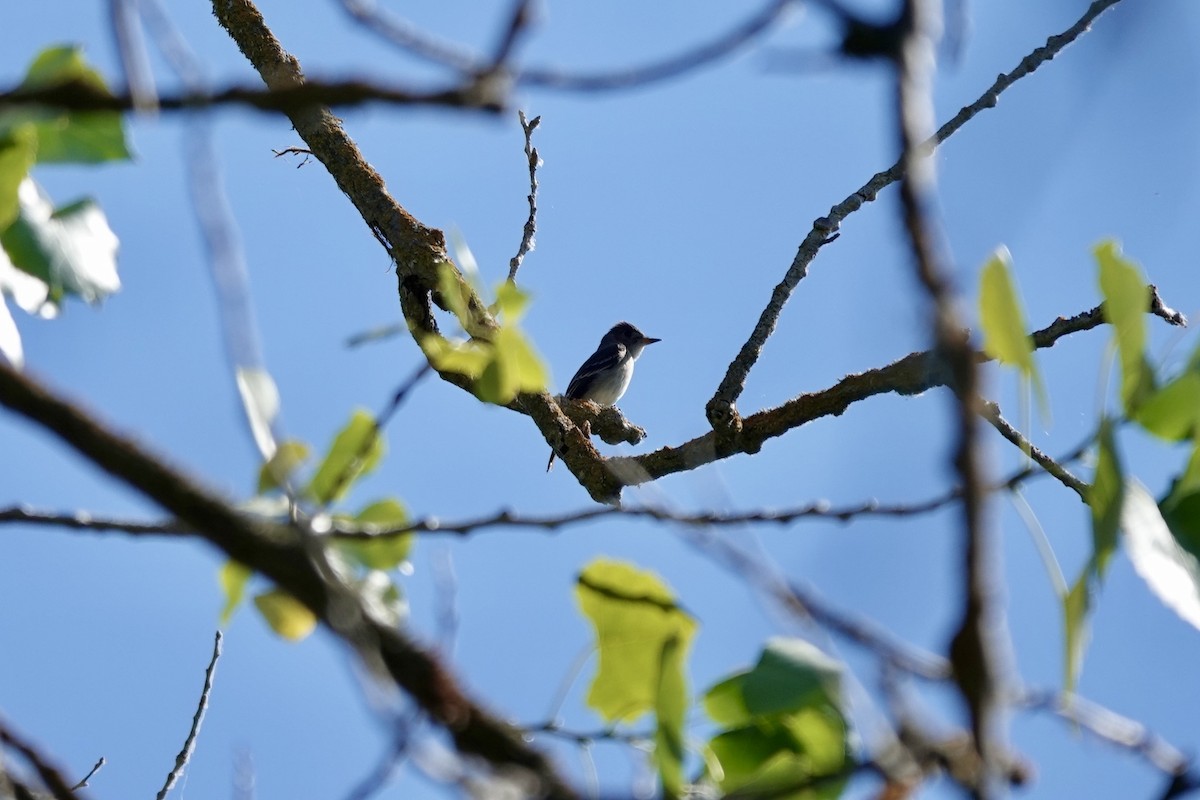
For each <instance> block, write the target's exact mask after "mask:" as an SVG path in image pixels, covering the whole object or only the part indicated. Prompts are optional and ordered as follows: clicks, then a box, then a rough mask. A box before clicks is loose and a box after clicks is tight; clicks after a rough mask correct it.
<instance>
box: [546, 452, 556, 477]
mask: <svg viewBox="0 0 1200 800" xmlns="http://www.w3.org/2000/svg"><path fill="white" fill-rule="evenodd" d="M553 466H554V451H553V450H551V451H550V460H549V461H547V462H546V472H549V471H550V469H551V468H552V467H553Z"/></svg>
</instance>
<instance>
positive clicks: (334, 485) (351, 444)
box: [305, 409, 385, 505]
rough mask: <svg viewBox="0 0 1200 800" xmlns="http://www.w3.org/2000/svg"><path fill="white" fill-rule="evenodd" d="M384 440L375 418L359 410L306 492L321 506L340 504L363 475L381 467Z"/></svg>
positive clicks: (331, 446)
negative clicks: (380, 460) (339, 501)
mask: <svg viewBox="0 0 1200 800" xmlns="http://www.w3.org/2000/svg"><path fill="white" fill-rule="evenodd" d="M384 449H385V446H384V443H383V437H382V436H380V435H379V431H378V429H377V428H376V427H375V418H374V417H372V416H371V415H370V414H369V413H367V412H366V411H363V410H362V409H356V410H355V412H354V414H353V415H352V416H351V417H350V421H349V422H348V423H346V426H345V427H344V428H342V430H341V431H339V432H338V435H337V436H336V437H335V438H334V440H333V444H332V445H330V447H329V452H327V453H326V454H325V458H324V459H323V460H322V461H321V466H319V467H317V472H316V474H315V475H313V477H312V480H311V481H309V484H308V487H307V489H306V490H305V494H307V495H308V496H309V497H310V498H312V500H313V502H315V503H317V504H319V505H328V504H329V503H332V502H335V501H337V500H340V499H341V498H342V497H344V496H345V495H346V492H348V491H349V490H350V487H351V486H353V485H354V482H355V481H357V480H358V479H359V478H361V477H362V476H363V475H366V474H367V473H369V472H371V470H373V469H375V467H376V466H377V465H378V464H379V459H380V458H382V457H383V453H384Z"/></svg>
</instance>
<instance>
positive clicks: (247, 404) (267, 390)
mask: <svg viewBox="0 0 1200 800" xmlns="http://www.w3.org/2000/svg"><path fill="white" fill-rule="evenodd" d="M234 375H235V377H236V379H237V388H238V395H239V396H240V397H241V399H242V408H243V410H244V411H245V412H246V422H247V424H249V426H250V434H251V435H252V436H253V437H254V445H255V446H256V447H257V448H258V453H259V455H260V456H262V457H263V458H264V459H268V460H269V459H273V458H274V457H275V451H276V446H275V430H274V426H275V419H276V418H277V417H278V416H279V388H278V387H277V386H276V385H275V379H274V378H272V377H271V373H269V372H267V371H266V370H265V369H262V368H261V367H242V366H239V367H238V368H237V369H236V370H234Z"/></svg>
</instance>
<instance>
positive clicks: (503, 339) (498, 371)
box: [478, 326, 549, 405]
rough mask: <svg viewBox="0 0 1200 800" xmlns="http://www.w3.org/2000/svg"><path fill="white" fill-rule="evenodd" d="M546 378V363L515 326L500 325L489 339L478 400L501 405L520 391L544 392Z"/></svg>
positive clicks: (547, 376) (547, 378) (509, 400)
mask: <svg viewBox="0 0 1200 800" xmlns="http://www.w3.org/2000/svg"><path fill="white" fill-rule="evenodd" d="M548 380H549V375H548V374H547V372H546V366H545V364H543V363H542V360H541V358H540V357H539V356H538V355H537V353H535V352H534V350H533V348H532V347H531V346H530V345H529V342H528V341H527V340H526V338H525V335H524V334H522V333H521V332H520V331H519V330H517V329H516V328H510V327H508V326H504V327H502V328H500V330H498V331H496V336H495V339H494V340H493V342H492V360H491V362H490V363H489V364H488V365H487V367H486V368H485V369H484V370H483V375H482V376H480V378H479V383H478V394H479V398H480V399H481V400H485V401H487V402H489V403H496V404H497V405H505V404H506V403H509V402H511V401H512V399H513V398H514V397H516V396H517V395H518V394H519V393H520V392H540V391H544V390H545V388H546V384H547V382H548Z"/></svg>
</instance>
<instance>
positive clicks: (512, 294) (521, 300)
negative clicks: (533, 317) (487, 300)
mask: <svg viewBox="0 0 1200 800" xmlns="http://www.w3.org/2000/svg"><path fill="white" fill-rule="evenodd" d="M529 299H530V298H529V293H528V292H526V291H524V290H522V289H521V287H519V286H517V285H516V284H515V283H513V282H512V281H504V282H503V283H501V284H500V285H499V286H497V287H496V303H495V312H498V313H500V314H502V315H503V316H504V324H505V325H515V324H516V323H518V322H520V321H521V317H523V316H525V309H526V308H527V307H528V306H529ZM495 312H494V313H495Z"/></svg>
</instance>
